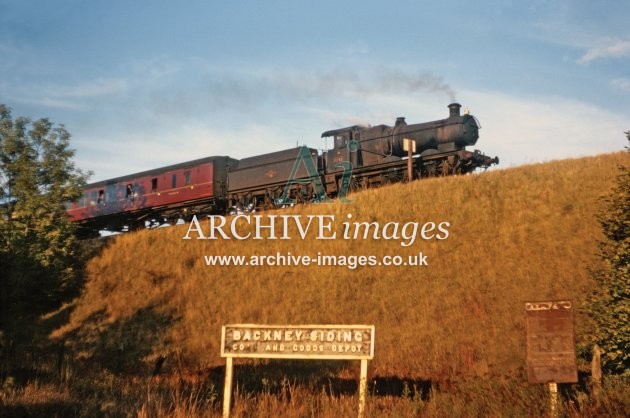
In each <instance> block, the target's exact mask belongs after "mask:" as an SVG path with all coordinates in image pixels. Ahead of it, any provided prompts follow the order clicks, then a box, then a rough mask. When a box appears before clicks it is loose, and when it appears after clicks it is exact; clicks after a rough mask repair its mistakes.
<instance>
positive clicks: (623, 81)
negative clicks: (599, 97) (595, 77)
mask: <svg viewBox="0 0 630 418" xmlns="http://www.w3.org/2000/svg"><path fill="white" fill-rule="evenodd" d="M610 87H612V88H613V89H614V90H617V91H621V92H624V93H630V79H628V78H615V79H613V80H611V81H610Z"/></svg>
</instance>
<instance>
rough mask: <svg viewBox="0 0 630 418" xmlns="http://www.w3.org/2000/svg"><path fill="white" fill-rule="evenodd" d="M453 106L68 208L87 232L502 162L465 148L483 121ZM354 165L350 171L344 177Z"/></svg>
mask: <svg viewBox="0 0 630 418" xmlns="http://www.w3.org/2000/svg"><path fill="white" fill-rule="evenodd" d="M448 108H449V111H450V113H449V116H448V118H446V119H441V120H437V121H432V122H426V123H419V124H413V125H408V124H407V123H406V122H405V119H404V118H398V119H397V120H396V122H395V124H394V126H388V125H378V126H372V127H364V126H359V125H355V126H349V127H346V128H342V129H336V130H331V131H326V132H324V133H322V138H332V142H333V148H332V149H329V150H325V151H323V152H322V153H321V154H320V153H319V152H318V151H317V150H316V149H313V148H306V147H304V148H303V149H300V148H291V149H286V150H283V151H278V152H272V153H269V154H264V155H258V156H254V157H249V158H244V159H240V160H237V159H234V158H230V157H228V156H214V157H206V158H201V159H198V160H193V161H187V162H184V163H180V164H176V165H171V166H167V167H161V168H157V169H153V170H149V171H144V172H140V173H135V174H130V175H127V176H122V177H117V178H114V179H110V180H104V181H100V182H96V183H92V184H88V185H87V186H86V187H85V189H84V192H83V195H82V197H81V198H80V199H79V200H78V201H76V202H72V203H70V204H68V207H67V212H68V214H69V216H70V218H71V219H72V220H73V221H75V222H76V223H77V224H78V225H79V226H80V227H81V230H82V231H84V232H91V233H94V232H97V231H99V230H101V229H109V230H118V229H121V228H123V227H126V228H137V227H142V226H147V225H149V224H150V221H152V220H156V219H157V220H169V221H172V220H176V219H182V218H183V219H185V218H188V217H190V216H191V215H192V214H203V213H207V214H211V213H220V214H225V213H237V212H240V211H254V210H258V209H270V208H274V207H277V206H278V205H282V204H283V202H286V201H287V200H286V199H284V200H283V199H281V197H285V198H286V196H290V198H291V199H290V201H291V202H309V201H312V200H313V199H316V198H317V197H318V196H317V193H316V191H315V186H316V184H319V185H322V186H323V187H324V189H325V194H326V196H330V197H334V196H337V195H339V194H340V193H342V192H344V187H345V188H349V189H350V190H351V191H352V190H357V189H362V188H367V187H376V186H379V185H383V184H387V183H393V182H400V181H405V180H407V179H409V178H414V179H415V178H423V177H431V176H446V175H453V174H465V173H470V172H472V171H474V170H475V169H477V168H487V167H489V166H491V165H493V164H498V163H499V159H498V157H494V158H491V157H488V156H486V155H484V154H483V153H481V152H480V151H478V150H474V151H468V150H466V147H467V146H472V145H475V144H476V142H477V139H478V138H479V128H480V126H479V123H478V121H477V119H476V118H475V117H474V116H472V115H470V114H468V112H464V114H463V115H462V114H461V113H460V109H461V105H460V104H459V103H451V104H450V105H448ZM405 143H406V144H407V149H405ZM409 147H411V148H410V149H411V150H412V151H410V150H409ZM305 152H306V153H307V154H305ZM305 155H306V157H305ZM300 158H301V159H302V160H303V161H302V163H300ZM309 159H310V161H308V160H309ZM409 160H411V163H410V161H409ZM296 162H297V163H296ZM307 163H308V164H307ZM310 163H312V164H310ZM347 163H350V164H351V166H349V165H348V164H347ZM309 167H312V169H310V170H309ZM348 167H351V168H352V171H351V176H350V177H349V178H348V176H345V177H344V173H347V172H348V170H347V169H348ZM344 179H345V180H346V184H344ZM158 222H159V221H158Z"/></svg>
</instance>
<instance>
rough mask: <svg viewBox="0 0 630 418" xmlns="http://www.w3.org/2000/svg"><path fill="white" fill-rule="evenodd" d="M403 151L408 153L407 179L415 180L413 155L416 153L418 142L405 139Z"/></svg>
mask: <svg viewBox="0 0 630 418" xmlns="http://www.w3.org/2000/svg"><path fill="white" fill-rule="evenodd" d="M403 151H407V177H408V179H409V181H412V180H413V153H414V152H416V141H414V140H413V139H407V138H404V139H403Z"/></svg>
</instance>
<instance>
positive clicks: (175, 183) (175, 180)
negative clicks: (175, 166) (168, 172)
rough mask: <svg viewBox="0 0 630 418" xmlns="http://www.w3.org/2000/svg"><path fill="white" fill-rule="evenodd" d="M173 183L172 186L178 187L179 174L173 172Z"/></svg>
mask: <svg viewBox="0 0 630 418" xmlns="http://www.w3.org/2000/svg"><path fill="white" fill-rule="evenodd" d="M171 179H172V180H171V185H172V188H173V189H174V188H175V187H177V174H173V176H172V177H171Z"/></svg>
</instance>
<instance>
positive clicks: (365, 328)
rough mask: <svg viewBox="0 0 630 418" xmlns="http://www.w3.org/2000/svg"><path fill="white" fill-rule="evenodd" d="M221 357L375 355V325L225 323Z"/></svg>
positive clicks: (350, 358) (340, 358)
mask: <svg viewBox="0 0 630 418" xmlns="http://www.w3.org/2000/svg"><path fill="white" fill-rule="evenodd" d="M221 357H245V358H283V359H314V360H317V359H322V360H324V359H334V360H343V359H348V360H361V359H364V360H366V359H372V358H374V325H255V324H235V325H224V326H223V327H222V330H221Z"/></svg>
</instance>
